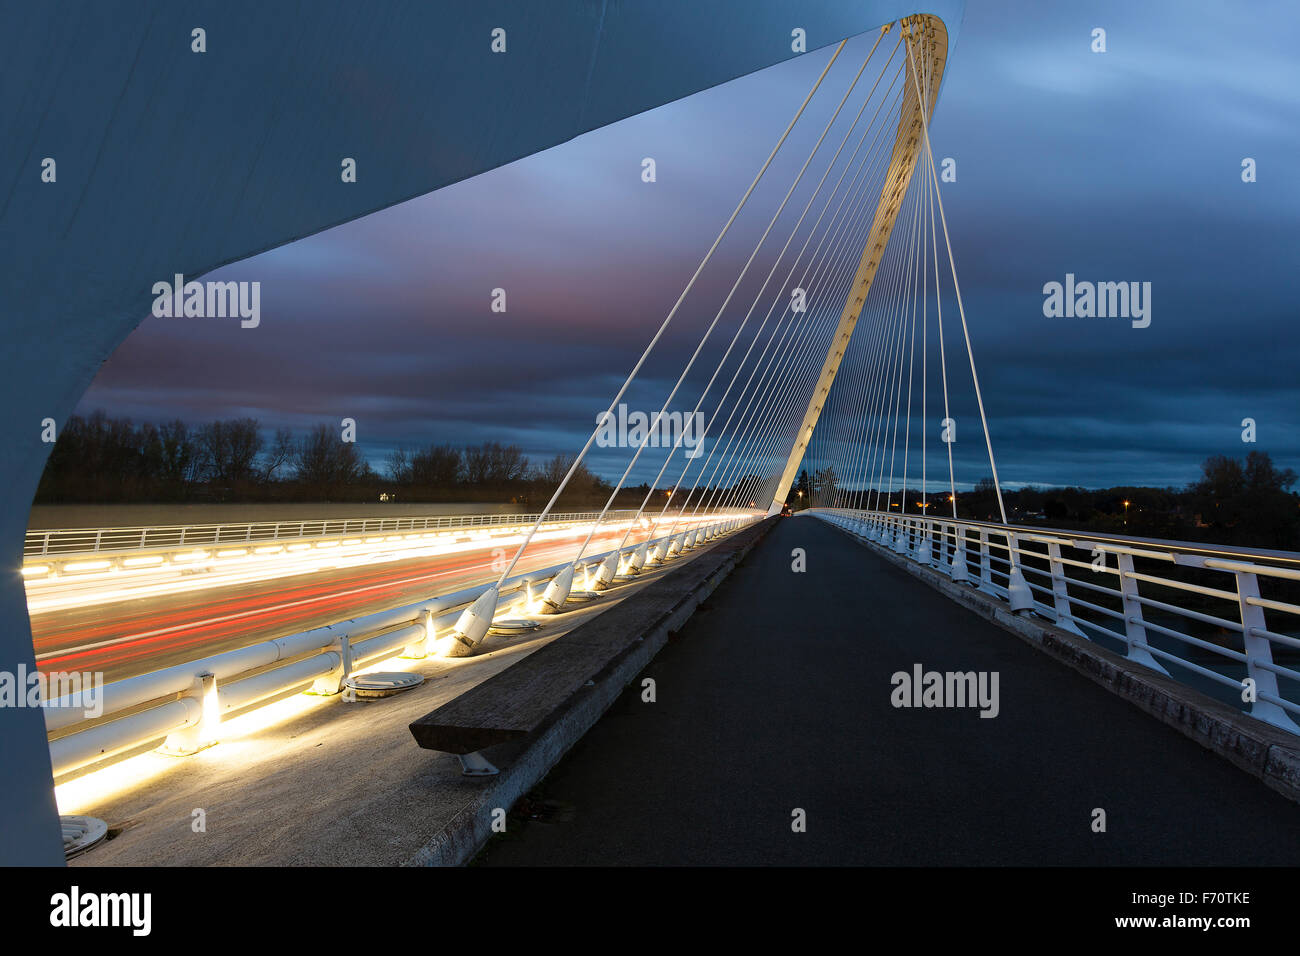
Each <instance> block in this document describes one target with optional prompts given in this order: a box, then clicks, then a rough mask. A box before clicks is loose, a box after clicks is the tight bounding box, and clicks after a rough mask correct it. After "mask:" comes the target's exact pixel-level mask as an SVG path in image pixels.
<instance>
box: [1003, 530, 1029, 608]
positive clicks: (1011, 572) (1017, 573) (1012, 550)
mask: <svg viewBox="0 0 1300 956" xmlns="http://www.w3.org/2000/svg"><path fill="white" fill-rule="evenodd" d="M1005 536H1006V539H1007V603H1008V604H1010V605H1011V610H1012V611H1013V612H1017V613H1018V612H1020V611H1032V610H1033V609H1034V592H1033V590H1031V589H1030V587H1029V582H1027V581H1026V580H1025V572H1024V571H1022V570H1020V551H1019V548H1020V542H1019V541H1018V540H1017V539H1016V536H1015V534H1013V533H1012V532H1010V531H1007V532H1005Z"/></svg>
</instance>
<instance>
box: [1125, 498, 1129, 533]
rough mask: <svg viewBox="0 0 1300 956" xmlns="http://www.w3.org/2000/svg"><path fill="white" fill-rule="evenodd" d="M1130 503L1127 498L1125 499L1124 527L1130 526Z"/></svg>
mask: <svg viewBox="0 0 1300 956" xmlns="http://www.w3.org/2000/svg"><path fill="white" fill-rule="evenodd" d="M1129 504H1130V502H1129V500H1128V499H1127V498H1126V499H1124V527H1126V528H1127V527H1128V506H1129Z"/></svg>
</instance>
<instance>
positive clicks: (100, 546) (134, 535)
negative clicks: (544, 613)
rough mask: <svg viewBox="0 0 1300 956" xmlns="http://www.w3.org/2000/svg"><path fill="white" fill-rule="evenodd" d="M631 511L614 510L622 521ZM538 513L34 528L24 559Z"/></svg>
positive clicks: (509, 523)
mask: <svg viewBox="0 0 1300 956" xmlns="http://www.w3.org/2000/svg"><path fill="white" fill-rule="evenodd" d="M628 513H630V512H626V511H611V512H610V513H609V514H608V515H607V516H606V517H607V518H613V519H617V518H618V517H619V516H620V515H623V514H628ZM598 517H600V513H599V512H596V511H579V512H569V513H562V514H549V515H547V516H546V520H545V522H544V524H571V523H574V522H582V521H594V520H596V518H598ZM536 520H537V515H535V514H490V515H416V516H411V517H405V518H322V519H318V520H303V521H253V522H239V523H234V524H189V525H156V526H141V527H135V528H51V529H48V530H32V531H28V532H27V536H26V537H25V538H24V539H23V557H24V559H26V558H30V557H46V556H49V555H71V554H100V553H102V552H106V551H149V550H165V549H170V548H187V547H198V546H201V545H208V546H211V545H223V544H232V545H233V544H240V543H248V542H262V543H265V542H268V541H285V540H297V539H301V538H331V537H347V536H348V535H354V534H361V535H365V534H395V533H399V532H410V531H446V530H453V529H459V528H498V527H514V526H517V525H530V524H532V523H533V522H535V521H536Z"/></svg>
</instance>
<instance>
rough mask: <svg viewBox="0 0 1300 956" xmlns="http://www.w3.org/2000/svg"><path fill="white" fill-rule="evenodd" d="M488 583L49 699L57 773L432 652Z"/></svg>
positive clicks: (536, 590)
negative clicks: (95, 691) (372, 664)
mask: <svg viewBox="0 0 1300 956" xmlns="http://www.w3.org/2000/svg"><path fill="white" fill-rule="evenodd" d="M754 520H756V519H755V517H754V516H753V515H746V516H743V517H742V516H738V517H729V518H724V519H722V520H719V521H713V522H707V523H701V524H700V525H699V526H698V528H691V529H688V530H679V531H676V532H674V533H673V534H671V535H663V536H660V537H658V538H655V539H652V540H651V541H649V542H648V544H650V545H656V544H657V545H660V546H661V547H662V553H663V554H664V556H665V558H671V557H675V556H676V555H677V554H680V553H681V552H683V551H686V550H690V549H691V547H693V546H694V545H697V544H701V543H703V542H704V541H705V540H708V539H710V538H713V537H717V536H720V535H723V534H729V533H731V532H732V531H734V530H737V529H738V528H740V527H742V526H744V525H746V524H749V523H751V522H752V521H754ZM673 539H679V540H678V541H677V542H676V549H675V548H674V547H673V545H672V544H670V542H671V541H672V540H673ZM644 543H647V542H638V543H637V544H635V545H632V546H629V547H624V548H620V549H618V551H617V553H618V554H619V555H620V557H623V556H631V555H633V554H634V553H636V552H637V551H639V550H640V548H641V547H642V544H644ZM615 553H616V552H615V551H606V552H604V553H602V554H597V555H592V556H589V557H585V558H583V559H582V560H581V561H579V562H578V564H577V568H578V570H579V572H580V573H582V574H583V575H584V576H588V575H590V573H591V571H592V570H593V569H595V568H598V567H599V566H600V565H601V564H602V563H603V562H604V561H605V560H607V559H608V558H609V556H610V555H612V554H615ZM570 563H571V562H565V563H564V564H559V565H555V566H554V567H549V568H544V569H541V570H537V571H530V572H527V573H524V574H518V575H515V576H514V577H512V578H509V579H507V580H506V581H505V582H504V584H503V585H502V587H501V589H500V598H499V599H498V602H497V610H498V611H500V610H501V609H503V608H506V607H509V606H511V605H512V604H514V603H515V602H516V601H518V600H519V597H520V595H521V593H522V595H523V597H524V599H525V600H526V601H527V602H532V601H533V600H535V599H537V598H539V597H540V596H541V593H542V592H541V589H540V587H541V586H543V585H545V584H546V583H547V582H549V581H550V580H551V578H553V577H554V576H555V575H557V574H559V573H560V572H561V571H563V570H564V569H566V568H568V567H569V564H570ZM489 587H491V583H487V584H482V585H478V586H475V587H472V588H467V589H464V590H461V591H457V592H454V593H451V594H445V595H436V596H433V597H431V598H429V599H428V600H425V601H419V602H416V603H413V604H408V605H404V606H402V607H399V608H394V609H392V610H388V611H381V612H378V613H375V614H369V615H365V616H363V617H359V618H355V619H352V620H348V621H343V622H341V623H339V624H333V625H328V626H326V627H318V628H313V629H312V630H310V631H304V632H302V633H299V634H294V635H291V636H289V637H282V638H277V639H275V640H271V641H264V642H262V643H260V644H255V645H253V646H251V647H245V648H240V649H239V650H234V651H227V652H225V653H222V654H217V655H213V656H211V657H205V658H202V659H201V660H197V661H193V662H191V663H188V664H178V665H175V666H173V667H168V668H165V669H163V670H159V671H154V672H152V673H148V674H143V675H140V676H138V677H131V678H127V679H125V680H120V681H115V682H113V683H111V684H107V685H104V686H103V688H102V691H101V693H100V695H99V701H98V706H97V708H96V709H98V710H99V711H100V712H99V713H97V714H96V715H95V716H94V717H93V718H92V717H90V716H88V715H87V713H86V707H85V705H86V699H85V697H84V696H83V695H82V694H79V693H70V694H67V695H64V696H62V697H59V698H58V699H56V700H51V701H46V702H44V703H43V707H44V714H45V726H46V730H47V732H49V733H50V734H56V733H58V734H61V735H60V736H57V737H54V738H53V739H52V740H51V741H50V757H51V761H52V763H53V768H54V775H55V776H56V777H58V776H62V775H66V774H68V773H71V772H73V771H75V770H79V769H82V768H84V767H87V766H89V765H92V764H100V763H104V764H105V765H107V763H110V762H112V758H114V757H117V756H120V755H122V754H125V753H128V752H134V751H137V750H139V749H140V748H141V747H143V746H145V745H146V744H149V743H150V742H152V741H155V740H159V739H163V738H165V740H164V742H163V745H162V748H161V749H162V750H163V751H164V752H166V753H171V754H178V755H181V754H190V753H196V752H198V751H199V750H201V749H204V748H205V747H207V746H209V745H211V744H212V743H214V742H215V741H216V739H217V734H218V731H219V727H220V724H221V720H222V718H223V716H226V715H229V714H232V713H234V712H235V711H244V710H247V709H249V708H250V707H252V706H253V705H255V704H257V703H259V702H261V701H265V700H267V699H269V698H272V697H279V696H281V695H283V694H285V693H287V692H289V691H292V690H294V689H295V688H297V687H300V686H302V685H304V684H307V683H311V684H312V690H313V692H315V693H319V694H323V695H333V694H338V693H340V692H341V690H342V689H343V681H344V679H345V678H346V677H347V676H348V675H349V674H350V673H351V672H352V671H353V669H354V668H356V667H359V666H361V665H363V664H365V663H366V662H368V661H375V660H380V659H383V658H384V657H387V656H391V655H392V654H393V653H394V652H395V651H397V650H398V649H399V648H402V649H404V654H403V656H406V657H412V658H423V657H427V656H429V655H430V654H431V653H433V651H434V643H435V642H436V641H437V640H438V639H439V631H440V630H441V629H445V628H449V627H450V626H451V625H452V624H453V623H454V622H455V621H456V618H457V617H458V616H459V614H460V610H461V609H462V608H464V607H466V606H469V605H471V604H473V603H474V601H476V600H477V599H478V598H479V596H481V595H482V594H483V593H484V592H486V591H487V590H488V588H489ZM442 636H444V637H445V636H446V635H442ZM81 725H85V726H81ZM68 731H71V732H68ZM65 732H66V733H65Z"/></svg>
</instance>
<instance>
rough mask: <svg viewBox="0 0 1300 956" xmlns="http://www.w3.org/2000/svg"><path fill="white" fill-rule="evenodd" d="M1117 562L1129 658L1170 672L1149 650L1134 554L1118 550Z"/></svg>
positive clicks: (1154, 668)
mask: <svg viewBox="0 0 1300 956" xmlns="http://www.w3.org/2000/svg"><path fill="white" fill-rule="evenodd" d="M1115 558H1116V562H1117V563H1118V565H1119V591H1120V597H1121V599H1122V600H1123V602H1124V635H1125V640H1126V641H1127V643H1128V655H1127V656H1128V659H1129V660H1131V661H1133V662H1134V663H1137V664H1141V665H1143V666H1144V667H1150V668H1151V669H1152V670H1155V671H1159V672H1160V673H1161V674H1168V673H1169V672H1168V671H1167V670H1165V669H1164V667H1163V666H1161V664H1160V662H1159V661H1158V660H1156V659H1155V658H1154V657H1152V656H1151V652H1150V651H1148V650H1147V628H1146V624H1145V623H1144V622H1143V620H1142V602H1141V601H1139V600H1138V599H1137V597H1138V582H1137V578H1135V577H1133V555H1131V554H1129V553H1127V552H1124V551H1117V552H1116V553H1115Z"/></svg>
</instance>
